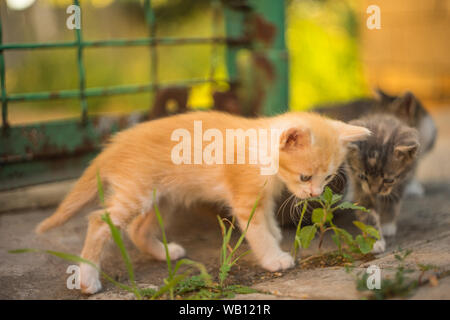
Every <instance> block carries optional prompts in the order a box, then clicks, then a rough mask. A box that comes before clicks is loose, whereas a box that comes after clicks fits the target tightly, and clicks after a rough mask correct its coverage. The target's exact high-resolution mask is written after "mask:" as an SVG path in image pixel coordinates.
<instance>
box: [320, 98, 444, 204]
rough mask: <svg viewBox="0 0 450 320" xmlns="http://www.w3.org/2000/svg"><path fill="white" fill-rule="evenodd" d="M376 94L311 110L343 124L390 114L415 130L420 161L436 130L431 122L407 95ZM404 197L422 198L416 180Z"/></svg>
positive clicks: (429, 146)
mask: <svg viewBox="0 0 450 320" xmlns="http://www.w3.org/2000/svg"><path fill="white" fill-rule="evenodd" d="M376 94H377V96H376V97H375V98H373V99H371V98H365V99H359V100H355V101H352V102H347V103H342V104H334V105H322V106H318V107H316V108H314V109H313V111H316V112H319V113H322V114H325V115H327V116H329V117H332V118H335V119H338V120H341V121H344V122H348V121H351V120H354V119H358V118H360V117H363V116H367V115H369V114H376V113H384V114H392V115H394V116H396V117H397V118H398V119H400V120H401V121H403V122H404V123H405V124H407V125H408V126H410V127H413V128H416V129H417V130H418V132H419V141H420V145H421V148H420V154H419V157H420V158H422V157H423V156H424V155H425V154H426V153H428V152H429V151H430V150H431V149H432V148H433V146H434V143H435V141H436V135H437V128H436V125H435V123H434V121H433V118H432V117H431V116H430V114H429V113H428V112H427V110H426V109H425V108H424V107H423V105H422V103H421V102H420V101H419V99H417V98H416V97H415V96H414V95H413V94H412V93H411V92H409V91H407V92H406V93H404V94H403V95H401V96H391V95H388V94H386V93H385V92H383V91H382V90H380V89H377V90H376ZM406 193H407V194H412V195H416V196H422V195H423V194H424V189H423V187H422V185H421V184H420V183H419V182H418V181H417V180H415V179H411V181H410V183H409V184H408V186H407V190H406Z"/></svg>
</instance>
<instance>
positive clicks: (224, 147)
mask: <svg viewBox="0 0 450 320" xmlns="http://www.w3.org/2000/svg"><path fill="white" fill-rule="evenodd" d="M238 129H241V130H238ZM233 134H234V136H233ZM369 134H370V131H369V130H368V129H366V128H363V127H357V126H351V125H347V124H344V123H343V122H339V121H335V120H331V119H327V118H324V117H322V116H319V115H317V114H313V113H294V112H291V113H286V114H283V115H280V116H276V117H271V118H258V119H246V118H242V117H238V116H234V115H230V114H225V113H220V112H192V113H187V114H181V115H177V116H172V117H168V118H163V119H159V120H154V121H149V122H146V123H143V124H139V125H137V126H135V127H133V128H131V129H128V130H125V131H123V132H120V133H118V134H117V135H116V136H114V137H113V138H112V141H111V143H110V144H109V145H108V146H107V147H106V148H105V149H104V150H103V152H102V153H101V154H100V155H98V156H97V158H96V159H94V160H93V162H92V164H91V165H90V166H89V167H88V168H87V169H86V171H85V172H84V174H83V175H82V177H81V178H80V179H79V180H78V182H77V183H76V184H75V186H74V188H73V190H72V191H71V192H70V193H69V195H68V196H67V197H66V198H65V199H64V201H63V202H62V203H61V204H60V206H59V207H58V209H57V211H56V212H55V213H54V214H53V215H52V216H51V217H49V218H47V219H46V220H44V221H43V222H42V223H41V224H40V225H39V226H38V227H37V229H36V230H37V232H38V233H41V232H44V231H47V230H48V229H51V228H53V227H56V226H58V225H60V224H62V223H64V222H65V221H66V220H68V219H69V218H70V217H72V216H73V215H74V214H75V213H76V212H77V211H79V210H80V209H81V208H82V207H84V206H85V205H86V204H87V203H88V202H90V201H91V200H94V199H95V197H96V196H97V182H96V174H97V172H99V174H100V176H101V179H102V181H103V184H104V185H105V190H106V194H105V203H106V207H107V210H108V212H109V213H110V216H111V219H112V221H113V223H114V224H115V225H117V226H118V227H120V228H122V229H126V230H127V231H128V233H129V235H130V238H131V240H132V241H133V243H134V244H135V245H136V246H137V247H138V248H139V249H140V250H141V251H142V252H144V253H148V254H151V255H153V256H154V257H155V258H157V259H161V260H164V259H165V252H164V248H163V245H162V243H161V242H160V241H159V240H158V239H157V238H156V237H155V235H154V232H153V231H154V230H155V229H154V228H155V226H156V223H155V220H156V219H155V214H154V212H153V201H152V200H153V199H152V192H153V190H154V189H156V190H157V202H158V205H162V206H163V210H162V211H165V210H166V209H167V208H164V207H168V206H170V205H173V204H174V203H181V204H182V205H184V206H188V205H189V204H191V203H192V202H195V201H199V200H201V201H211V202H221V203H223V204H225V205H227V206H229V207H230V208H231V211H232V214H233V215H234V216H235V217H236V218H237V221H238V223H239V225H240V226H241V227H245V225H246V224H247V221H248V219H249V215H250V213H251V211H252V207H253V205H254V203H255V200H256V199H257V197H258V195H260V194H261V200H260V202H259V205H258V208H257V210H256V212H255V215H254V217H253V219H252V221H251V223H250V227H249V229H248V232H247V234H246V238H247V241H248V242H249V244H250V247H251V249H252V251H253V253H254V255H255V256H256V258H257V259H258V261H259V263H260V264H261V266H262V267H263V268H265V269H267V270H270V271H276V270H282V269H286V268H290V267H292V266H293V265H294V260H293V258H292V257H291V256H290V255H289V254H288V253H286V252H283V251H282V250H281V249H280V247H279V242H280V240H281V231H280V229H279V227H278V226H277V223H276V221H275V219H274V200H275V198H276V197H277V196H278V195H279V192H280V190H282V187H281V186H282V184H285V185H286V186H287V187H288V189H289V190H290V191H291V192H292V193H294V194H295V195H296V196H297V197H298V198H308V197H311V196H317V195H319V194H321V193H322V190H323V187H324V186H325V185H326V184H327V183H328V182H329V179H330V178H331V175H332V174H334V173H335V171H336V170H337V168H338V167H339V166H340V165H341V163H342V162H343V160H344V159H345V156H346V146H347V144H348V143H349V142H352V141H356V140H362V139H364V138H366V137H367V136H368V135H369ZM230 135H231V138H230ZM242 135H244V136H243V138H242ZM241 138H242V139H243V140H241V142H244V143H245V145H244V148H240V146H242V145H240V144H239V139H241ZM247 142H248V143H247ZM230 143H231V144H230ZM271 147H273V148H272V149H271ZM258 160H259V161H258ZM265 184H266V185H265ZM103 213H104V210H97V211H94V212H93V213H92V214H91V215H90V218H89V227H88V232H87V236H86V240H85V244H84V248H83V251H82V253H81V256H82V257H83V258H84V259H88V260H90V261H92V262H94V263H95V264H97V265H99V263H100V254H101V251H102V248H103V246H104V244H105V242H106V240H108V238H109V237H110V231H109V228H108V226H107V225H106V223H104V222H103V221H102V220H101V217H100V216H101V214H103ZM169 253H170V257H171V258H172V259H178V258H180V257H182V256H183V255H184V254H185V251H184V249H183V248H182V247H181V246H180V245H178V244H176V243H170V244H169ZM81 288H82V291H83V292H84V293H90V294H92V293H95V292H97V291H99V290H100V289H101V283H100V280H99V274H98V271H97V270H96V269H94V268H93V267H91V266H89V265H87V264H81Z"/></svg>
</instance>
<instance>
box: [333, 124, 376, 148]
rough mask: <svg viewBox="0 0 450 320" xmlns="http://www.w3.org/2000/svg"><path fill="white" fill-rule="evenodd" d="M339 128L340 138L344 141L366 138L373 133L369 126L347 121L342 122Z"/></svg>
mask: <svg viewBox="0 0 450 320" xmlns="http://www.w3.org/2000/svg"><path fill="white" fill-rule="evenodd" d="M338 130H339V140H340V141H342V142H344V143H348V142H354V141H361V140H366V139H367V138H368V137H369V136H370V135H371V134H372V133H371V131H370V130H369V129H367V128H364V127H360V126H354V125H351V124H345V123H340V124H339V127H338Z"/></svg>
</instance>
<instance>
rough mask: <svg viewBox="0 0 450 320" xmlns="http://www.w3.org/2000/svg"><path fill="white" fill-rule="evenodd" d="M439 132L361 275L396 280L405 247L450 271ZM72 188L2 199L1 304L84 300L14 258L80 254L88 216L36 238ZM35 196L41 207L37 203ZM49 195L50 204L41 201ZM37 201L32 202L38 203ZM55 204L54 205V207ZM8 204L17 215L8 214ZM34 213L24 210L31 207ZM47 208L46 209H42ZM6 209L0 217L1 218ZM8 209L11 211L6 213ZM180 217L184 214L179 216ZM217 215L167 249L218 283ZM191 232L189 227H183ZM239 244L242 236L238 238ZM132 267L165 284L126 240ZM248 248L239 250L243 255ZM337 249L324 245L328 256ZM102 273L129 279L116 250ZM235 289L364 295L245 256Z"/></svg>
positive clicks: (150, 281) (448, 186) (172, 233)
mask: <svg viewBox="0 0 450 320" xmlns="http://www.w3.org/2000/svg"><path fill="white" fill-rule="evenodd" d="M434 116H435V118H436V121H437V123H438V126H439V138H438V141H437V144H436V148H435V150H434V151H433V152H432V153H431V154H430V155H428V156H427V158H426V159H424V161H423V163H422V164H421V166H420V168H419V179H420V181H421V182H422V183H423V184H424V185H425V188H426V195H425V196H424V197H423V198H410V199H407V200H406V201H405V203H404V206H403V208H402V213H401V217H400V223H399V231H398V234H397V236H396V238H395V239H392V240H391V241H389V242H388V248H387V251H386V252H385V253H383V254H380V255H377V256H376V257H375V259H374V260H372V261H370V262H366V263H362V264H360V265H359V266H358V268H357V270H361V271H364V270H365V268H366V267H367V266H368V265H372V264H374V265H377V266H378V267H380V268H381V270H382V276H384V277H385V276H388V275H392V272H393V269H394V268H395V267H396V265H397V261H396V259H395V258H394V254H393V252H394V251H395V250H396V249H398V247H401V248H403V249H411V250H412V254H411V255H410V256H409V257H408V258H407V260H406V264H407V265H408V266H410V267H416V266H417V264H418V263H422V264H433V265H436V266H438V267H440V268H441V269H442V270H448V269H450V162H449V161H448V156H449V150H450V126H449V125H448V123H450V112H443V111H441V112H439V113H437V114H435V115H434ZM70 184H71V182H64V183H56V184H53V185H47V186H43V187H42V188H44V189H42V188H41V189H39V188H37V189H36V188H35V189H33V190H32V191H30V190H23V191H20V192H19V193H17V192H16V193H8V194H5V193H4V194H0V210H1V211H3V212H2V213H0V284H1V286H0V299H87V298H88V297H86V296H83V295H82V294H80V293H79V291H78V290H69V289H67V287H66V281H67V278H68V277H69V274H67V273H66V270H67V268H68V266H69V265H70V264H71V263H69V262H67V261H64V260H61V259H59V258H56V257H53V256H49V255H44V254H35V253H27V254H10V253H8V252H7V251H8V250H11V249H18V248H40V249H50V250H56V251H64V252H68V253H74V254H78V253H79V252H80V250H81V248H82V244H83V239H84V236H85V232H86V226H87V221H86V215H85V214H79V215H78V216H76V217H75V218H74V219H72V220H71V221H69V222H68V223H67V224H65V225H64V226H62V227H60V228H57V229H55V230H52V231H50V232H49V233H47V234H44V235H40V236H37V235H35V234H34V232H33V229H34V227H35V226H36V224H37V223H38V222H39V221H41V220H42V219H44V218H45V217H47V216H48V215H50V214H51V213H52V212H53V210H54V207H48V206H49V205H51V204H52V203H54V202H55V201H54V199H59V198H60V197H61V196H62V195H63V194H64V193H65V192H66V190H67V188H68V187H69V186H70ZM36 194H37V195H38V196H37V199H36ZM42 194H48V195H49V198H50V200H44V199H43V197H42ZM33 195H34V197H33ZM52 199H53V200H52ZM11 202H14V203H15V204H16V207H18V208H22V209H19V210H17V209H16V210H10V209H11V208H12V207H11ZM27 206H28V207H30V206H32V207H34V208H33V209H25V208H26V207H27ZM42 206H47V208H40V207H42ZM2 208H3V210H2ZM5 209H8V210H7V211H6V212H5ZM180 213H183V212H182V211H180ZM217 213H218V211H217V209H216V208H214V207H198V208H197V210H194V211H193V212H190V213H189V214H180V215H179V216H181V218H177V219H172V220H173V221H172V223H171V224H170V227H169V228H168V230H167V231H168V238H169V240H170V241H177V242H178V243H180V244H182V245H183V246H184V247H185V248H186V250H187V252H188V258H190V259H193V260H195V261H199V262H202V263H203V264H205V265H206V267H207V269H208V271H209V272H210V273H211V274H212V275H217V272H218V266H219V248H220V245H221V234H220V229H219V226H218V223H217V219H216V217H215V215H216V214H217ZM351 220H352V217H351V216H349V215H347V216H345V217H339V220H338V222H339V223H341V224H342V225H351ZM186 226H187V227H186ZM293 234H294V230H293V229H292V228H286V229H285V230H284V241H283V248H284V249H285V250H290V249H291V246H292V241H293ZM236 236H237V235H236ZM126 244H127V248H128V249H129V252H130V255H131V259H132V261H133V264H134V266H135V273H136V278H137V282H138V284H139V285H140V286H142V287H147V286H151V285H161V283H162V279H163V278H164V277H165V276H167V271H166V265H165V263H164V262H158V261H154V260H153V259H152V258H150V257H147V256H144V255H143V254H141V253H139V252H138V251H137V250H136V249H135V248H134V247H133V246H132V245H131V244H130V243H129V241H128V240H127V243H126ZM245 246H246V245H244V247H243V248H242V250H244V249H245ZM316 248H317V243H314V242H313V243H312V245H311V248H310V249H308V250H304V251H302V252H301V253H300V255H301V257H307V256H308V255H311V254H317V250H316ZM327 249H332V244H331V241H329V239H326V241H325V245H324V249H323V250H324V251H326V250H327ZM103 269H104V271H105V272H106V273H108V274H109V275H111V276H113V277H114V278H115V279H117V280H119V281H123V282H126V281H127V279H128V276H127V272H126V269H125V266H124V264H123V262H122V260H121V258H120V253H119V252H118V250H117V248H116V247H115V246H114V245H113V244H111V245H109V246H108V248H107V250H105V253H104V257H103ZM230 281H231V282H232V283H241V284H245V285H249V286H253V287H254V288H256V289H259V290H262V291H264V292H266V293H267V294H251V295H238V296H237V297H236V298H239V299H360V298H363V297H364V296H365V295H364V294H363V293H361V292H358V291H357V290H356V282H355V280H354V278H353V276H352V275H351V274H349V273H347V272H345V270H344V268H343V267H326V268H315V269H303V268H300V267H299V266H297V267H295V268H294V269H291V270H288V271H285V272H281V273H274V274H272V273H269V272H266V271H264V270H262V269H261V268H260V267H258V266H257V264H256V263H255V261H254V259H253V257H252V256H251V255H247V256H246V257H244V259H243V260H242V261H240V262H239V265H238V266H236V267H235V268H234V269H232V271H231V274H230ZM103 284H104V289H103V291H102V292H101V293H99V294H96V295H93V296H91V297H89V298H90V299H130V298H131V296H130V295H129V294H127V293H125V292H123V291H120V290H118V289H116V288H115V287H114V286H113V285H111V284H109V283H107V282H105V281H103ZM409 299H450V277H445V278H443V279H440V280H439V281H438V283H437V285H436V284H435V286H431V285H424V286H422V287H420V288H419V289H418V290H417V291H416V292H415V293H414V294H413V295H412V296H410V297H409Z"/></svg>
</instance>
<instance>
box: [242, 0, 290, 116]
mask: <svg viewBox="0 0 450 320" xmlns="http://www.w3.org/2000/svg"><path fill="white" fill-rule="evenodd" d="M249 3H250V5H251V7H252V10H253V12H254V14H258V15H260V16H261V17H262V18H264V20H266V21H267V22H269V23H271V24H272V25H274V26H275V30H276V35H275V38H274V41H273V43H272V44H271V45H270V46H268V47H267V46H265V48H264V49H262V53H263V54H264V55H265V56H266V57H267V58H268V59H269V61H271V63H272V65H273V66H274V69H275V80H274V82H273V84H272V85H271V86H270V87H269V88H268V91H267V92H266V99H265V100H264V104H263V112H264V114H266V115H273V114H277V113H282V112H285V111H287V109H288V103H289V73H288V51H287V49H286V42H285V3H284V1H273V0H249Z"/></svg>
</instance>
